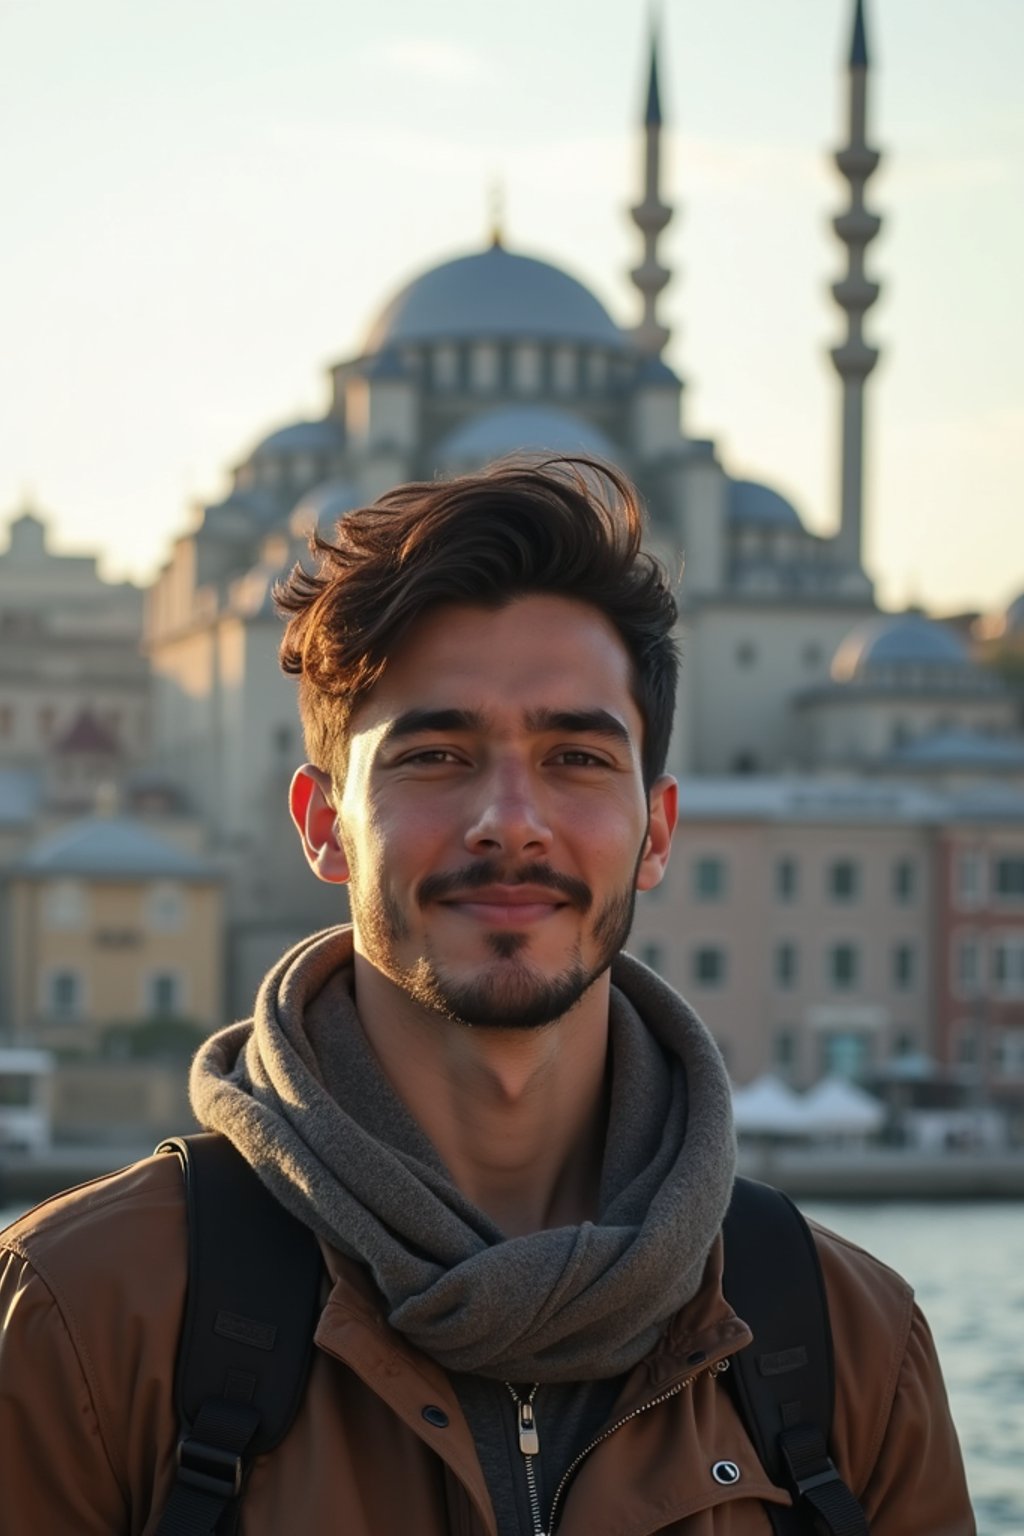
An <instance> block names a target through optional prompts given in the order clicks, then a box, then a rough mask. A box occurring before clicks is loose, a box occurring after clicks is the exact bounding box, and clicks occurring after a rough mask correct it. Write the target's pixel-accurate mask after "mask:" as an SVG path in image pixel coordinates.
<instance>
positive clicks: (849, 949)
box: [828, 944, 860, 992]
mask: <svg viewBox="0 0 1024 1536" xmlns="http://www.w3.org/2000/svg"><path fill="white" fill-rule="evenodd" d="M859 970H860V956H859V954H858V952H857V946H856V945H855V944H833V945H832V946H831V948H830V949H829V952H828V979H829V981H830V983H831V985H832V987H833V988H834V990H835V991H836V992H851V991H852V990H853V988H854V987H856V985H857V981H858V972H859Z"/></svg>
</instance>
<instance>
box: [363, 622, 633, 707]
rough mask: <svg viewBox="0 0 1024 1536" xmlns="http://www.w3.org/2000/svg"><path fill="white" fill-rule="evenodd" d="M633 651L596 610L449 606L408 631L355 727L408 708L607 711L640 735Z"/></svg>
mask: <svg viewBox="0 0 1024 1536" xmlns="http://www.w3.org/2000/svg"><path fill="white" fill-rule="evenodd" d="M632 683H633V668H632V663H631V661H630V657H629V653H628V651H627V650H626V647H625V645H624V644H623V642H622V639H621V638H620V636H619V634H618V633H617V631H616V629H615V627H614V625H613V624H612V623H611V622H610V621H609V620H608V619H607V618H606V617H605V615H604V614H603V613H601V612H600V610H599V609H597V608H594V607H592V606H591V605H590V604H589V603H583V602H579V601H577V600H576V599H573V598H566V597H556V596H549V595H546V594H534V595H530V596H527V597H522V598H517V599H514V600H513V601H512V602H509V603H506V604H505V605H504V606H503V607H501V608H484V607H482V606H479V605H477V604H474V603H446V604H444V605H442V606H439V607H438V608H435V609H433V610H431V611H430V612H428V613H427V614H425V615H424V616H423V617H422V618H421V619H419V620H417V622H416V623H415V624H414V625H413V626H412V628H411V629H410V630H409V631H408V633H407V634H406V635H405V637H404V638H403V640H402V643H401V645H399V646H398V648H397V649H396V651H395V653H394V655H393V656H392V657H390V658H389V660H388V664H387V667H386V668H385V670H384V673H383V675H382V677H381V679H380V681H379V682H378V683H377V684H376V685H375V687H374V688H373V689H372V691H371V693H370V695H369V697H368V698H367V699H366V700H365V701H364V702H363V704H362V705H361V706H360V707H359V709H358V710H357V711H356V715H355V718H354V719H353V730H354V732H356V733H357V732H359V730H360V729H361V728H363V729H365V728H368V727H369V728H372V727H373V726H374V725H380V724H382V723H384V721H386V720H388V719H391V718H394V716H395V715H397V714H399V713H401V712H402V711H403V710H406V709H408V708H410V707H412V706H415V707H422V706H424V705H437V706H438V707H451V706H459V707H466V708H474V707H475V708H480V709H483V710H485V711H486V712H487V713H488V714H492V715H493V714H495V713H498V714H501V713H503V712H505V711H506V710H513V709H514V710H516V711H523V710H528V709H530V708H531V707H534V706H537V705H546V706H551V707H562V708H570V707H572V708H580V707H603V708H605V709H611V710H614V711H615V712H616V713H618V714H620V715H621V716H622V718H623V721H624V723H625V724H626V725H627V726H628V727H629V728H630V730H631V731H632V732H635V733H636V735H637V736H639V734H640V727H641V720H640V714H639V710H638V709H637V706H636V703H635V702H634V699H633V692H632Z"/></svg>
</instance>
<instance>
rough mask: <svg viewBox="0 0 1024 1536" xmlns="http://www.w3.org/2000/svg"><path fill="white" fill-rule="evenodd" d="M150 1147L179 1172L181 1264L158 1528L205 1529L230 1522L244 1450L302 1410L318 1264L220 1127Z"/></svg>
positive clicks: (180, 1535)
mask: <svg viewBox="0 0 1024 1536" xmlns="http://www.w3.org/2000/svg"><path fill="white" fill-rule="evenodd" d="M157 1151H158V1152H174V1153H176V1154H177V1156H178V1157H179V1158H180V1160H181V1164H182V1168H183V1170H184V1174H185V1191H186V1201H187V1205H188V1227H189V1272H188V1296H187V1299H186V1303H185V1317H184V1322H183V1325H182V1333H181V1340H180V1343H179V1346H178V1360H177V1367H176V1372H175V1394H176V1398H177V1407H178V1417H179V1421H180V1424H181V1438H180V1440H179V1442H178V1470H177V1476H176V1479H175V1483H174V1487H173V1489H172V1492H171V1497H170V1499H169V1501H168V1503H167V1506H166V1508H165V1509H164V1512H163V1516H162V1518H161V1521H160V1524H159V1526H158V1527H157V1532H156V1536H208V1533H210V1532H214V1531H216V1530H218V1528H219V1529H221V1530H223V1529H225V1526H226V1528H227V1529H231V1528H232V1525H233V1520H234V1516H235V1514H236V1513H237V1503H236V1500H237V1498H238V1495H239V1494H240V1492H241V1489H242V1483H243V1480H244V1477H245V1472H246V1469H247V1468H248V1466H249V1464H250V1462H251V1461H252V1458H253V1457H254V1456H257V1455H260V1454H262V1453H263V1452H264V1451H269V1450H271V1449H272V1448H273V1447H274V1446H275V1445H277V1444H278V1443H279V1442H280V1441H281V1440H283V1439H284V1436H285V1434H286V1433H287V1431H288V1428H289V1427H290V1425H291V1423H292V1420H293V1419H294V1418H295V1415H296V1413H297V1412H298V1409H299V1404H300V1403H301V1401H302V1395H303V1392H304V1391H305V1386H306V1378H307V1376H308V1374H309V1367H310V1362H311V1359H312V1350H313V1334H314V1332H315V1329H316V1324H317V1320H318V1318H319V1312H320V1307H319V1301H320V1285H321V1279H322V1275H323V1262H322V1259H321V1256H320V1250H319V1247H318V1246H317V1243H316V1241H315V1240H314V1238H313V1235H312V1233H311V1232H310V1231H309V1229H308V1228H307V1227H304V1226H303V1225H302V1223H301V1222H299V1221H298V1220H297V1219H296V1218H295V1217H294V1216H292V1215H290V1214H289V1212H287V1211H286V1210H285V1209H284V1207H283V1206H282V1205H280V1204H279V1203H278V1201H276V1200H275V1199H274V1197H273V1196H272V1195H271V1194H270V1192H269V1191H268V1190H267V1189H266V1188H265V1186H264V1185H263V1184H262V1183H261V1182H260V1180H259V1179H258V1178H257V1176H256V1174H255V1173H254V1172H253V1171H252V1169H251V1168H250V1167H249V1165H248V1164H247V1163H246V1162H245V1160H244V1159H243V1158H242V1157H241V1155H240V1154H239V1153H238V1152H236V1151H235V1149H234V1147H233V1146H232V1145H231V1143H230V1142H229V1141H228V1140H227V1139H226V1138H225V1137H223V1136H219V1135H217V1134H215V1133H212V1132H203V1133H201V1134H199V1135H195V1136H178V1137H174V1138H172V1139H171V1140H169V1141H165V1142H162V1143H161V1145H160V1146H159V1147H158V1148H157ZM222 1522H223V1523H222Z"/></svg>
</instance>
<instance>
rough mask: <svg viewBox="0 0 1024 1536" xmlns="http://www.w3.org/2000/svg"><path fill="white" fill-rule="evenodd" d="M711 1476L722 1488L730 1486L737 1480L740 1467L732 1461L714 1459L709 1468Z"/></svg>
mask: <svg viewBox="0 0 1024 1536" xmlns="http://www.w3.org/2000/svg"><path fill="white" fill-rule="evenodd" d="M711 1476H712V1477H713V1478H714V1480H715V1482H716V1483H721V1484H722V1486H723V1488H730V1487H731V1486H732V1484H733V1483H738V1482H739V1480H740V1469H739V1467H738V1466H737V1465H736V1463H735V1462H734V1461H716V1462H715V1464H714V1466H713V1467H712V1468H711Z"/></svg>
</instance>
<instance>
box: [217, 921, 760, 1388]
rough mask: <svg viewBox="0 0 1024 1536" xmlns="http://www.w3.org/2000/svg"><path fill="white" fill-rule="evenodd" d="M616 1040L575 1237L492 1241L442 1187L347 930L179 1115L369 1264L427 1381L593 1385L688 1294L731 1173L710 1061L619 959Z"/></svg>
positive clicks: (241, 1034) (670, 1009)
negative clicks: (360, 1001) (464, 1374)
mask: <svg viewBox="0 0 1024 1536" xmlns="http://www.w3.org/2000/svg"><path fill="white" fill-rule="evenodd" d="M610 1026H611V1033H610V1038H611V1056H612V1071H611V1092H610V1109H609V1121H608V1131H607V1140H606V1149H605V1156H604V1162H603V1165H602V1171H601V1181H600V1194H599V1215H598V1219H597V1221H596V1222H589V1221H587V1222H584V1223H583V1224H582V1225H581V1226H578V1227H558V1228H552V1229H550V1230H547V1231H543V1232H535V1233H532V1234H530V1235H528V1236H525V1237H513V1238H506V1237H504V1235H503V1234H502V1233H501V1232H500V1231H499V1230H498V1228H497V1227H496V1226H495V1225H494V1223H493V1222H492V1221H491V1220H490V1218H489V1217H488V1216H486V1215H484V1213H483V1212H482V1211H480V1210H479V1209H478V1208H477V1207H476V1206H475V1205H473V1204H472V1202H471V1201H469V1200H467V1199H466V1198H465V1197H464V1196H463V1195H462V1194H461V1193H460V1191H459V1190H458V1189H456V1188H455V1186H454V1184H453V1183H452V1181H451V1178H450V1176H449V1175H448V1173H447V1171H446V1170H445V1168H444V1166H443V1164H442V1163H441V1161H440V1158H439V1157H438V1155H437V1153H436V1152H435V1150H434V1148H433V1145H432V1144H431V1142H430V1141H429V1140H428V1139H427V1137H426V1136H425V1135H424V1133H423V1132H422V1131H421V1130H420V1128H419V1126H418V1125H417V1124H416V1122H415V1121H414V1120H413V1119H412V1117H411V1115H410V1114H409V1112H408V1110H407V1109H406V1108H405V1106H404V1105H403V1104H402V1102H401V1101H400V1099H399V1098H398V1096H397V1095H396V1093H395V1092H394V1090H393V1089H392V1088H391V1086H390V1084H389V1083H388V1082H387V1080H386V1079H385V1077H384V1074H383V1072H382V1071H381V1069H380V1067H379V1065H378V1063H377V1059H376V1057H375V1055H374V1054H373V1051H372V1050H371V1048H370V1046H369V1044H368V1042H367V1040H366V1037H365V1035H364V1034H363V1031H362V1028H361V1027H360V1024H359V1020H358V1017H357V1015H356V1012H355V1007H354V1005H353V1001H352V936H351V931H350V930H349V929H348V928H333V929H329V930H328V931H327V932H325V933H320V934H316V935H314V936H313V937H312V938H310V939H307V940H305V941H304V942H303V943H302V944H299V945H298V946H297V947H296V948H295V949H293V950H291V951H290V953H288V954H287V955H285V956H284V958H283V959H282V960H281V961H280V962H279V963H278V965H277V966H276V967H275V968H274V970H272V971H271V972H270V974H269V975H268V976H267V978H266V980H265V981H264V983H263V985H262V987H261V988H260V993H259V997H258V999H257V1003H256V1013H255V1017H254V1018H253V1019H252V1020H250V1021H248V1022H246V1023H242V1024H233V1025H230V1026H229V1027H228V1028H227V1029H223V1030H221V1031H220V1032H219V1033H218V1034H215V1035H213V1036H211V1038H210V1039H209V1040H208V1041H206V1043H205V1044H204V1045H203V1046H202V1048H201V1049H200V1051H199V1054H198V1056H197V1057H196V1060H195V1063H194V1065H193V1068H192V1079H191V1095H192V1105H193V1108H194V1109H195V1112H196V1116H197V1118H198V1119H199V1121H200V1123H201V1124H203V1125H205V1126H206V1127H208V1128H209V1129H211V1130H217V1131H222V1132H223V1133H224V1134H225V1135H226V1136H227V1137H228V1138H229V1139H230V1140H231V1141H232V1142H234V1144H235V1146H236V1147H238V1149H239V1151H241V1152H242V1153H243V1155H244V1156H245V1158H246V1159H247V1161H248V1162H249V1163H251V1164H252V1166H253V1167H254V1168H255V1170H256V1172H257V1173H258V1174H259V1176H260V1178H261V1179H262V1180H263V1182H264V1183H265V1184H266V1185H267V1187H268V1188H269V1189H270V1190H271V1192H272V1193H273V1194H274V1195H275V1196H276V1197H277V1198H278V1199H279V1200H280V1202H281V1204H282V1205H284V1206H286V1207H287V1209H288V1210H290V1211H292V1212H293V1214H294V1215H296V1216H297V1217H298V1218H299V1219H300V1220H301V1221H302V1222H304V1223H305V1224H306V1226H308V1227H310V1228H312V1230H313V1231H314V1232H316V1233H318V1234H319V1235H320V1236H321V1237H323V1238H325V1239H326V1240H327V1242H328V1243H330V1244H332V1245H333V1246H334V1247H335V1248H337V1249H339V1250H340V1251H341V1252H342V1253H344V1254H347V1255H348V1256H349V1257H352V1258H355V1259H357V1260H359V1261H360V1262H361V1263H362V1264H364V1265H366V1266H367V1268H368V1269H369V1270H370V1272H371V1274H372V1276H373V1279H374V1281H375V1282H376V1284H377V1286H378V1288H379V1289H380V1291H381V1293H382V1295H383V1297H384V1299H385V1303H386V1310H387V1315H388V1320H389V1321H390V1323H391V1324H392V1326H393V1327H394V1328H396V1329H398V1330H399V1332H401V1333H402V1334H404V1335H405V1336H406V1337H407V1338H408V1339H409V1340H410V1341H411V1342H412V1343H413V1344H415V1345H416V1346H418V1347H419V1348H420V1349H422V1350H423V1351H424V1352H425V1353H426V1354H428V1355H431V1356H432V1357H433V1358H434V1359H435V1360H436V1361H437V1362H438V1363H439V1364H440V1365H442V1366H443V1367H445V1368H446V1369H448V1370H455V1371H472V1372H476V1373H477V1374H479V1375H483V1376H488V1377H495V1378H499V1379H505V1380H510V1381H539V1382H556V1381H584V1380H593V1379H597V1378H600V1377H607V1376H611V1375H617V1374H619V1373H621V1372H624V1371H626V1370H628V1369H630V1367H632V1366H633V1365H635V1364H636V1363H637V1361H638V1360H640V1359H642V1358H643V1356H644V1355H645V1354H646V1353H647V1352H648V1350H649V1349H650V1348H651V1346H652V1345H653V1344H654V1342H655V1341H656V1339H657V1337H658V1335H659V1333H660V1332H661V1331H662V1329H663V1328H664V1326H665V1324H666V1323H667V1321H668V1320H669V1318H670V1317H671V1316H672V1315H673V1314H674V1313H675V1312H676V1311H677V1310H678V1308H679V1307H680V1306H682V1305H683V1303H685V1302H686V1301H688V1300H689V1299H690V1298H691V1297H692V1296H693V1295H694V1294H695V1293H696V1290H697V1288H698V1286H699V1284H700V1280H701V1275H702V1272H703V1269H704V1264H705V1261H706V1259H707V1255H708V1251H709V1249H710V1246H711V1243H712V1241H713V1240H714V1237H715V1234H716V1233H717V1231H718V1229H719V1227H720V1225H721V1222H722V1217H723V1215H724V1214H725V1208H726V1205H727V1204H728V1200H729V1194H730V1191H731V1188H732V1179H733V1171H734V1164H735V1148H734V1141H733V1132H732V1121H731V1113H730V1097H729V1086H728V1080H727V1078H726V1074H725V1069H724V1067H723V1065H722V1059H721V1057H720V1055H719V1053H718V1050H717V1048H716V1046H715V1045H714V1043H713V1041H712V1039H711V1037H710V1035H709V1034H708V1032H707V1030H706V1029H705V1028H704V1026H703V1024H701V1022H700V1020H699V1019H698V1018H697V1017H696V1015H695V1014H694V1013H693V1012H692V1011H691V1010H690V1009H689V1008H688V1007H687V1005H686V1004H685V1003H684V1002H683V1000H682V999H681V998H680V997H679V996H678V995H677V994H676V993H675V992H673V991H672V990H671V988H670V987H668V986H666V984H665V983H664V982H663V981H661V980H660V979H659V978H658V977H657V976H655V975H654V974H653V973H652V972H651V971H649V970H647V969H646V967H644V966H643V965H641V964H640V963H639V962H638V961H636V960H633V959H631V958H630V957H629V956H627V955H621V956H619V958H618V959H617V960H616V961H615V963H614V965H613V966H612V991H611V1018H610ZM453 1027H454V1026H453Z"/></svg>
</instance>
